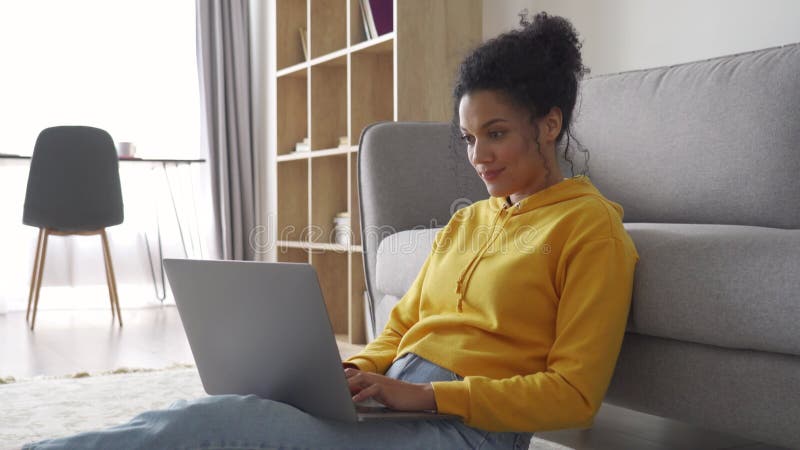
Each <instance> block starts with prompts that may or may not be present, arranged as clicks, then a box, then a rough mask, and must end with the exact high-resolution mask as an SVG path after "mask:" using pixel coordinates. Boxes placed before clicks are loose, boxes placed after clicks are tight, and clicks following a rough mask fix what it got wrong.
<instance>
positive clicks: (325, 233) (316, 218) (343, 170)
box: [308, 155, 347, 244]
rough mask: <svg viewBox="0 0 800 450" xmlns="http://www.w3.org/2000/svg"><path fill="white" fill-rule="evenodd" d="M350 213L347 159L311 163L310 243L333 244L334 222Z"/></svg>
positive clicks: (321, 159) (345, 156)
mask: <svg viewBox="0 0 800 450" xmlns="http://www.w3.org/2000/svg"><path fill="white" fill-rule="evenodd" d="M344 211H347V155H337V156H330V157H327V158H314V159H312V160H311V227H310V228H309V239H308V240H309V241H310V242H313V243H322V244H332V243H334V242H335V240H334V227H333V225H334V224H333V220H334V218H335V217H336V215H337V214H338V213H340V212H344Z"/></svg>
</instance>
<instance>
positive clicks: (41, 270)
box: [31, 229, 50, 331]
mask: <svg viewBox="0 0 800 450" xmlns="http://www.w3.org/2000/svg"><path fill="white" fill-rule="evenodd" d="M48 237H50V230H49V229H45V230H44V238H43V240H42V258H41V259H40V260H39V271H38V273H37V274H36V288H35V289H34V293H33V317H31V331H33V327H34V326H35V325H36V311H38V310H39V291H40V290H41V288H42V275H43V274H44V262H45V257H46V256H47V238H48Z"/></svg>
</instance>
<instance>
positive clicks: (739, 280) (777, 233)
mask: <svg viewBox="0 0 800 450" xmlns="http://www.w3.org/2000/svg"><path fill="white" fill-rule="evenodd" d="M625 228H626V229H627V230H628V232H629V233H630V235H631V237H632V238H633V241H634V243H635V244H636V249H637V251H638V252H639V256H640V260H639V263H638V265H637V267H636V276H635V280H634V289H633V303H632V306H631V312H630V317H629V322H628V331H629V332H634V333H638V334H644V335H649V336H656V337H663V338H670V339H677V340H682V341H687V342H696V343H702V344H709V345H716V346H720V347H728V348H735V349H752V350H763V351H769V352H776V353H786V354H792V355H800V335H798V334H797V333H796V331H795V330H796V325H797V323H799V322H800V294H798V293H800V277H799V276H798V274H800V258H798V255H800V230H782V229H774V228H763V227H750V226H739V225H692V224H652V223H626V224H625ZM436 231H438V229H429V230H409V231H403V232H400V233H396V234H393V235H391V236H389V237H387V238H385V239H384V240H383V241H382V242H381V244H380V247H379V248H378V259H377V267H376V269H377V274H376V276H377V288H378V291H379V292H380V295H379V298H381V299H384V298H386V297H385V296H386V295H387V294H388V295H389V297H391V298H389V299H388V300H387V301H386V303H385V305H386V306H387V307H386V308H382V311H383V312H382V313H381V312H379V313H378V315H380V314H386V315H388V311H390V307H389V305H393V304H394V302H396V299H397V298H399V297H402V296H403V294H404V293H405V291H406V290H408V288H409V287H410V286H411V284H412V283H413V282H414V279H415V278H416V276H417V273H418V272H419V270H420V268H421V267H422V265H423V263H424V262H425V258H426V257H427V255H428V253H429V252H430V249H431V246H432V243H433V239H434V236H435V234H436ZM385 320H386V319H385V317H378V318H376V322H378V323H385Z"/></svg>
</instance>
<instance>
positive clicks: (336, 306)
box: [311, 252, 350, 334]
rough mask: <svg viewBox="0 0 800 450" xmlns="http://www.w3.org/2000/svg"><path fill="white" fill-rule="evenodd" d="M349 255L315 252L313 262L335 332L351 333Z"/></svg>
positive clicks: (312, 256) (312, 255) (312, 257)
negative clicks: (348, 279) (348, 287)
mask: <svg viewBox="0 0 800 450" xmlns="http://www.w3.org/2000/svg"><path fill="white" fill-rule="evenodd" d="M347 261H348V255H347V253H339V252H314V253H312V254H311V264H312V265H313V266H314V268H315V269H316V270H317V276H318V277H319V284H320V287H321V288H322V293H323V297H324V298H325V306H326V307H327V308H328V315H329V316H330V319H331V325H332V326H333V332H334V333H337V334H347V333H349V327H348V322H349V317H350V316H349V303H350V301H349V292H348V289H347V284H348V283H347V282H346V281H345V280H347V277H348V269H349V268H348V264H347Z"/></svg>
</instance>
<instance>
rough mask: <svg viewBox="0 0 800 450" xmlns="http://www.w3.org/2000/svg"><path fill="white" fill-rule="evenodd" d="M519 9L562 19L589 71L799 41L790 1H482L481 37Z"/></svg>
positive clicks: (514, 20) (795, 4)
mask: <svg viewBox="0 0 800 450" xmlns="http://www.w3.org/2000/svg"><path fill="white" fill-rule="evenodd" d="M525 8H527V9H528V11H529V12H530V13H531V15H532V14H534V13H535V12H537V11H547V12H548V13H550V14H554V15H560V16H564V17H566V18H568V19H570V20H571V21H572V23H573V24H574V25H575V28H576V29H577V30H578V32H579V33H580V34H581V38H582V41H583V59H584V64H586V65H587V66H589V67H590V68H591V70H592V74H593V75H599V74H603V73H613V72H620V71H625V70H634V69H642V68H648V67H657V66H664V65H671V64H677V63H682V62H687V61H695V60H699V59H706V58H711V57H715V56H721V55H727V54H732V53H739V52H744V51H749V50H757V49H761V48H766V47H773V46H776V45H783V44H789V43H794V42H800V1H797V0H758V1H757V0H597V1H589V0H484V2H483V36H484V39H488V38H491V37H494V36H496V35H498V34H500V33H502V32H504V31H507V30H509V29H512V28H515V27H516V26H517V24H518V23H519V17H518V16H517V14H518V13H519V12H520V11H521V10H522V9H525Z"/></svg>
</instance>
